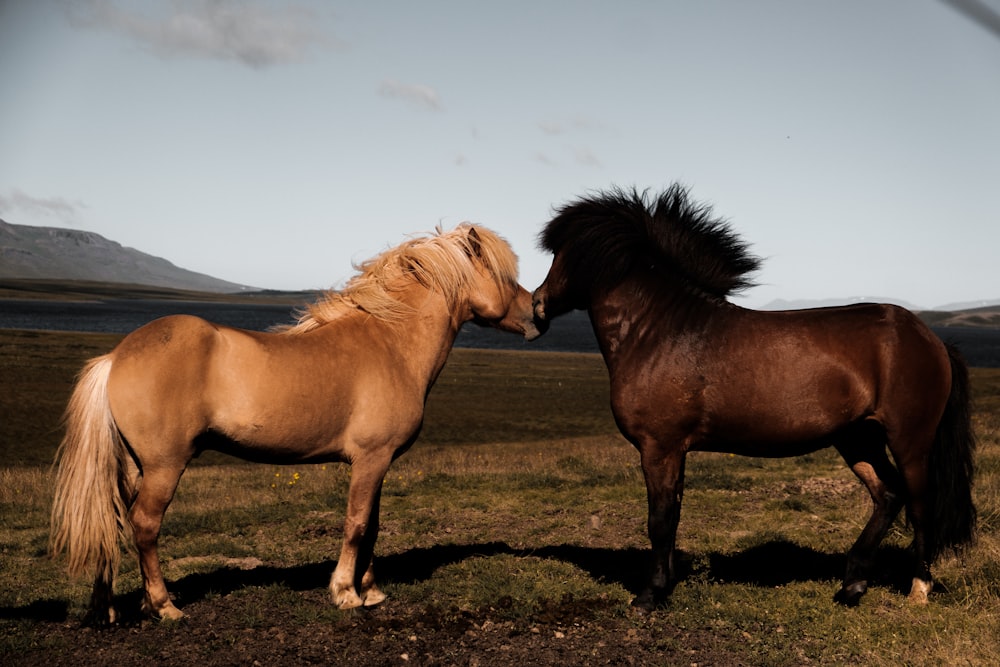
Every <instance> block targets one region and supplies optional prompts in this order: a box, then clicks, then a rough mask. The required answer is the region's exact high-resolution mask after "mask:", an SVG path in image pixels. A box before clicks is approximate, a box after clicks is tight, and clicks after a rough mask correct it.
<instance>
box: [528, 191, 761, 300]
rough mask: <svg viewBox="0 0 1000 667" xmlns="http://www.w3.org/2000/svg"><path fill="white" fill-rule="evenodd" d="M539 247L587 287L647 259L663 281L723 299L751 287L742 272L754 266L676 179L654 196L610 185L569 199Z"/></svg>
mask: <svg viewBox="0 0 1000 667" xmlns="http://www.w3.org/2000/svg"><path fill="white" fill-rule="evenodd" d="M540 245H541V247H542V248H543V249H545V250H548V251H549V252H551V253H553V254H559V253H561V255H562V259H563V262H564V264H563V270H564V271H565V275H566V278H567V279H568V280H569V281H570V282H572V283H574V284H577V285H579V286H586V287H594V286H596V285H605V286H612V285H615V284H617V283H619V282H621V281H622V280H623V279H624V278H625V276H626V275H628V274H629V273H630V272H631V271H632V270H634V269H635V268H636V267H637V266H642V265H646V266H650V267H655V268H656V269H657V272H658V273H659V274H660V275H663V277H664V280H677V279H678V278H679V279H681V280H683V281H684V282H686V283H687V284H688V285H689V286H691V287H694V288H695V289H698V290H700V291H702V292H704V293H706V294H707V295H709V296H711V297H714V298H725V297H726V296H728V295H730V294H734V293H736V292H739V291H741V290H744V289H747V288H749V287H752V286H753V285H754V283H753V282H751V281H750V280H749V278H748V277H747V274H749V273H751V272H753V271H755V270H757V269H758V268H759V267H760V259H759V258H757V257H755V256H754V255H752V254H750V252H749V247H748V245H747V244H746V243H745V242H744V241H743V240H742V239H740V238H739V236H737V235H736V233H734V232H733V231H732V230H731V229H730V227H729V225H728V223H726V222H725V221H724V220H722V219H719V218H713V217H712V208H711V206H708V205H706V204H700V203H697V202H692V201H690V199H689V198H688V191H687V188H685V187H683V186H681V185H679V184H676V183H675V184H673V185H671V186H670V187H669V188H667V189H666V190H665V191H664V192H662V193H661V194H660V195H659V196H657V197H655V198H654V199H652V200H649V199H648V198H647V193H646V192H643V193H639V192H637V191H636V190H635V189H632V190H630V191H625V190H621V189H619V188H615V189H613V190H611V191H609V192H600V193H597V194H595V195H593V196H588V197H585V198H583V199H580V200H578V201H575V202H572V203H570V204H567V205H566V206H564V207H562V208H561V209H559V210H558V211H557V212H556V216H555V217H554V218H553V219H552V220H551V221H549V223H548V224H547V225H546V226H545V229H544V230H542V233H541V235H540Z"/></svg>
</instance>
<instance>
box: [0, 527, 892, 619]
mask: <svg viewBox="0 0 1000 667" xmlns="http://www.w3.org/2000/svg"><path fill="white" fill-rule="evenodd" d="M499 555H511V556H518V557H535V558H543V559H550V560H557V561H561V562H565V563H569V564H571V565H574V566H576V567H578V568H580V569H581V570H583V571H584V572H586V573H587V574H589V575H590V576H591V577H592V578H593V579H594V580H595V581H600V582H605V583H610V584H618V585H621V586H622V587H623V588H625V589H626V590H628V591H629V592H631V593H633V594H635V593H638V592H639V590H640V589H641V588H642V587H643V585H644V584H645V581H646V575H647V573H648V572H649V566H650V552H649V550H648V549H637V548H626V549H610V548H595V547H584V546H577V545H568V544H562V545H555V546H549V547H542V548H539V549H515V548H513V547H511V546H510V545H508V544H506V543H504V542H486V543H479V544H442V545H436V546H432V547H426V548H416V549H410V550H408V551H404V552H401V553H398V554H390V555H386V556H380V557H377V560H376V568H377V574H378V577H379V580H380V581H381V582H382V583H396V584H415V583H419V582H423V581H427V580H429V579H430V578H432V577H433V576H434V574H435V572H436V571H437V570H439V569H440V568H442V567H446V566H448V565H452V564H456V563H460V562H462V561H465V560H468V559H470V558H477V557H485V558H489V557H491V556H499ZM675 562H676V569H677V579H678V582H679V583H683V582H684V581H685V580H689V579H692V580H693V579H697V580H700V581H709V582H713V583H722V584H724V583H735V584H748V585H752V586H760V587H771V588H773V587H780V586H785V585H788V584H791V583H795V582H806V581H837V582H839V581H840V579H841V578H842V577H843V573H844V570H845V568H846V564H847V559H846V556H845V555H844V554H839V553H838V554H831V553H824V552H821V551H817V550H815V549H812V548H809V547H804V546H801V545H798V544H794V543H792V542H788V541H785V540H773V541H770V542H766V543H763V544H759V545H756V546H753V547H750V548H747V549H744V550H742V551H738V552H735V553H725V554H723V553H709V554H705V555H695V554H690V553H687V552H683V551H678V552H677V554H676V558H675ZM336 565H337V563H336V561H335V560H324V561H320V562H315V563H306V564H302V565H293V566H289V567H275V566H267V565H265V566H260V567H256V568H253V569H250V570H241V569H236V568H233V567H229V566H223V567H219V568H218V569H215V570H213V571H210V572H203V573H196V574H190V575H187V576H185V577H182V578H180V579H177V580H175V581H173V582H170V583H168V587H169V588H170V589H171V591H172V592H173V593H174V595H175V597H176V598H177V603H178V606H180V607H181V608H182V609H183V607H184V606H186V605H189V604H193V603H196V602H200V601H203V600H205V599H207V598H209V597H211V596H216V595H227V594H229V593H233V592H235V591H238V590H240V589H243V588H251V587H267V586H272V585H281V586H284V587H286V588H289V589H291V590H295V591H310V590H316V589H319V588H323V587H326V586H327V584H328V583H329V580H330V575H331V574H332V573H333V570H334V568H335V567H336ZM911 572H912V557H911V555H910V552H909V551H908V550H906V549H902V548H900V547H891V546H885V547H882V548H880V549H879V550H878V552H877V553H876V558H875V567H874V571H873V577H872V581H871V583H872V585H873V586H882V587H888V588H890V589H892V590H894V591H896V592H898V593H903V594H905V593H906V591H908V590H909V584H910V576H911V575H910V573H911ZM835 592H836V590H835V589H834V590H831V593H830V595H831V599H832V597H833V594H834V593H835ZM141 600H142V591H141V590H133V591H130V592H128V593H125V594H122V595H119V596H117V598H116V601H115V604H116V607H117V608H118V609H119V611H120V612H122V614H123V616H124V617H123V619H122V620H123V621H124V622H126V623H128V622H135V621H138V620H139V617H138V614H139V607H140V603H141ZM69 609H70V605H69V603H68V602H67V601H65V600H52V599H45V600H36V601H34V602H31V603H30V604H28V605H24V606H19V607H0V619H8V620H17V619H21V620H30V621H39V622H46V621H47V622H65V621H66V620H67V619H68V617H69V614H70V611H69Z"/></svg>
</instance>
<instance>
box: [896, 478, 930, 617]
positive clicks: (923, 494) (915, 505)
mask: <svg viewBox="0 0 1000 667" xmlns="http://www.w3.org/2000/svg"><path fill="white" fill-rule="evenodd" d="M927 474H928V471H927V467H926V465H911V466H908V467H905V468H904V469H903V476H904V478H905V480H906V487H907V488H908V489H909V490H910V494H909V498H908V501H907V505H906V510H907V512H906V515H907V518H908V519H909V520H910V526H912V528H913V542H912V544H911V545H910V549H911V550H912V551H913V561H914V565H915V568H916V569H915V571H914V573H913V584H912V585H911V587H910V595H909V598H910V600H911V601H912V602H916V603H917V604H927V594H928V593H930V592H931V589H933V588H934V579H933V577H932V576H931V555H930V554H931V553H933V551H934V549H933V545H931V544H930V543H929V540H930V539H931V537H930V533H929V525H928V524H929V521H930V517H929V514H930V506H929V502H928V498H927V495H928V494H927Z"/></svg>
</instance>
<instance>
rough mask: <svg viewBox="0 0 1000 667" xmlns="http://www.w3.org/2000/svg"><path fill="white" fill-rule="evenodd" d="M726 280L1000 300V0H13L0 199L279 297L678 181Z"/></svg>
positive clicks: (30, 214)
mask: <svg viewBox="0 0 1000 667" xmlns="http://www.w3.org/2000/svg"><path fill="white" fill-rule="evenodd" d="M675 181H677V182H680V183H682V184H684V185H686V186H687V187H689V188H690V192H691V196H692V197H693V198H694V199H696V200H698V201H701V202H705V203H709V204H711V205H712V206H713V208H714V212H715V213H716V214H717V215H719V216H720V217H723V218H725V219H727V220H728V221H729V223H730V224H731V226H732V228H733V229H734V230H735V231H736V232H737V233H739V234H740V235H741V236H742V238H744V239H745V240H747V241H748V242H749V243H750V244H751V246H752V250H753V252H754V253H755V254H757V255H759V256H761V257H762V258H763V259H764V263H763V268H762V269H761V270H760V271H759V272H758V273H756V274H755V279H756V282H757V283H759V284H758V286H757V287H754V288H753V289H751V290H749V291H747V292H746V293H745V294H744V295H742V296H741V297H739V298H737V299H735V301H736V303H739V304H741V305H744V306H747V307H752V308H760V307H765V306H767V305H768V304H771V303H772V302H773V301H774V300H776V299H784V300H788V301H797V300H819V299H827V298H840V297H862V296H863V297H868V298H889V299H894V300H899V301H902V302H905V303H907V304H911V305H914V306H918V307H921V308H930V307H936V306H940V305H945V304H952V303H956V302H971V301H978V300H991V301H998V300H1000V261H998V255H1000V0H880V1H877V2H872V1H871V0H836V1H833V0H829V1H826V2H820V1H818V0H758V1H755V2H743V1H741V0H728V1H723V0H701V1H695V0H685V1H680V0H677V1H657V2H654V1H639V0H623V1H620V2H610V1H607V2H595V1H589V0H544V1H540V0H531V1H524V0H506V1H505V2H490V3H486V2H462V1H459V0H455V1H434V0H430V1H427V2H405V1H397V2H392V1H388V0H386V1H380V0H371V1H368V2H337V1H320V0H295V1H289V2H278V1H266V0H247V1H245V2H237V1H234V0H159V1H152V0H149V1H146V0H132V1H128V2H126V1H125V0H75V1H74V0H34V1H29V0H0V218H3V219H4V220H6V221H7V222H10V223H15V224H26V225H44V226H58V227H70V228H74V229H80V230H87V231H93V232H96V233H98V234H101V235H103V236H106V237H108V238H110V239H112V240H114V241H117V242H119V243H121V244H123V245H125V246H129V247H133V248H136V249H138V250H141V251H143V252H147V253H150V254H153V255H157V256H160V257H164V258H166V259H168V260H170V261H172V262H173V263H175V264H177V265H178V266H181V267H183V268H186V269H191V270H194V271H198V272H201V273H207V274H209V275H212V276H215V277H217V278H222V279H225V280H229V281H232V282H236V283H240V284H245V285H250V286H254V287H263V288H270V289H288V290H297V289H321V288H330V287H334V288H335V287H338V286H340V285H342V284H343V283H344V281H345V280H346V279H348V278H349V277H350V276H352V275H353V274H354V272H355V271H354V268H353V266H352V264H353V263H356V262H360V261H363V260H365V259H367V258H369V257H372V256H374V255H376V254H378V253H379V252H381V251H383V250H385V249H386V248H389V247H391V246H394V245H396V244H398V243H400V242H401V241H403V240H405V239H406V238H408V236H409V235H410V234H413V233H423V232H429V231H432V230H433V229H434V228H435V227H436V226H438V225H441V226H442V227H443V228H445V229H451V228H452V227H454V226H455V225H457V224H459V223H461V222H463V221H471V222H475V223H478V224H482V225H484V226H486V227H489V228H490V229H493V230H494V231H497V232H498V233H500V234H501V235H502V236H504V237H505V238H506V239H507V240H508V241H510V243H511V245H512V246H513V247H514V250H515V252H517V254H518V256H519V258H520V263H521V264H520V266H521V282H522V284H524V285H525V287H527V288H528V289H529V290H531V289H534V288H535V287H537V286H538V284H540V283H541V281H542V280H543V279H544V277H545V274H546V272H547V270H548V266H549V262H550V260H551V257H550V256H549V255H548V254H547V253H545V252H542V251H540V250H539V249H538V245H537V239H538V233H539V231H540V230H541V228H542V226H543V225H544V224H545V222H547V221H548V220H549V219H550V218H551V217H552V215H553V213H554V211H555V210H556V209H557V208H558V207H561V206H563V205H565V204H567V203H570V202H572V201H573V200H575V199H577V198H579V197H582V196H586V195H588V194H593V193H595V192H598V191H601V190H606V189H608V188H610V187H613V186H618V187H625V188H631V187H636V188H638V189H640V190H643V189H647V188H648V189H650V190H651V191H652V192H656V191H659V190H661V189H663V188H665V187H667V186H668V185H670V184H671V183H672V182H675Z"/></svg>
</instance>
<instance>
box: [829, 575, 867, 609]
mask: <svg viewBox="0 0 1000 667" xmlns="http://www.w3.org/2000/svg"><path fill="white" fill-rule="evenodd" d="M867 591H868V584H866V583H864V582H862V581H857V582H854V583H853V584H850V585H848V586H844V587H843V588H841V589H840V590H839V591H837V594H836V595H834V596H833V600H834V602H837V603H838V604H842V605H844V606H845V607H857V606H858V605H859V604H861V596H862V595H864V594H865V592H867Z"/></svg>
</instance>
